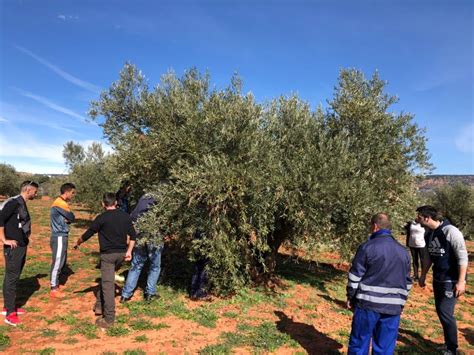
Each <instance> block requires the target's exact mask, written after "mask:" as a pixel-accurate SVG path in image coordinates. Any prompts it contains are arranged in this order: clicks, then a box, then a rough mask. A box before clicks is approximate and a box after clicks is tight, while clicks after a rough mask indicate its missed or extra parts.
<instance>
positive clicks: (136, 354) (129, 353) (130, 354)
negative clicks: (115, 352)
mask: <svg viewBox="0 0 474 355" xmlns="http://www.w3.org/2000/svg"><path fill="white" fill-rule="evenodd" d="M145 354H146V352H144V351H143V350H141V349H132V350H125V351H124V352H123V355H145Z"/></svg>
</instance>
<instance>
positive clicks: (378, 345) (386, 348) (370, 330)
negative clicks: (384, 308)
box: [348, 306, 400, 355]
mask: <svg viewBox="0 0 474 355" xmlns="http://www.w3.org/2000/svg"><path fill="white" fill-rule="evenodd" d="M399 324H400V315H399V314H397V315H390V314H381V313H377V312H374V311H370V310H368V309H362V308H359V307H357V306H356V307H355V310H354V316H353V318H352V330H351V337H350V339H349V350H348V354H350V355H355V354H357V355H365V354H368V353H369V345H370V339H372V354H380V355H382V354H383V355H386V354H393V352H394V351H395V344H396V342H397V337H398V326H399Z"/></svg>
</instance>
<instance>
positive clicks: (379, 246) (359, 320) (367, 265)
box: [347, 213, 412, 355]
mask: <svg viewBox="0 0 474 355" xmlns="http://www.w3.org/2000/svg"><path fill="white" fill-rule="evenodd" d="M371 233H372V234H371V235H370V237H369V240H368V241H367V242H365V243H363V244H362V245H360V246H359V249H358V250H357V253H356V255H355V257H354V259H353V261H352V266H351V268H350V270H349V281H348V284H347V306H348V308H350V309H353V310H354V316H353V319H352V330H351V336H350V340H349V351H348V353H349V354H364V355H365V354H368V352H369V346H370V341H371V340H372V353H373V354H393V352H394V350H395V344H396V341H397V336H398V326H399V323H400V314H401V312H402V309H403V307H404V305H405V302H406V300H407V297H408V291H409V290H410V289H411V287H412V281H411V279H410V256H409V254H408V252H407V251H406V249H405V248H404V247H402V246H401V245H400V244H399V243H398V242H397V241H396V240H395V239H394V238H393V236H392V232H391V231H390V221H389V218H388V216H387V215H386V214H383V213H379V214H376V215H374V216H373V217H372V220H371Z"/></svg>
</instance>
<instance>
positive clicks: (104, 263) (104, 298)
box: [95, 252, 125, 323]
mask: <svg viewBox="0 0 474 355" xmlns="http://www.w3.org/2000/svg"><path fill="white" fill-rule="evenodd" d="M124 256H125V252H121V253H109V254H106V253H101V254H100V278H101V280H100V291H99V292H98V293H97V298H96V303H95V310H96V311H98V310H102V314H103V316H104V318H105V320H106V321H107V322H109V323H112V322H113V321H114V320H115V269H116V268H119V267H120V265H122V262H123V258H124Z"/></svg>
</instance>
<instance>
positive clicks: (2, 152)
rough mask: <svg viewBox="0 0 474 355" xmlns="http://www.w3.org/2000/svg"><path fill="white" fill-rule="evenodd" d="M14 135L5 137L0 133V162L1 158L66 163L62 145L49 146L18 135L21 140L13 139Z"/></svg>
mask: <svg viewBox="0 0 474 355" xmlns="http://www.w3.org/2000/svg"><path fill="white" fill-rule="evenodd" d="M11 137H12V135H11V134H9V136H8V137H7V136H4V135H3V134H2V133H0V160H1V159H2V158H1V157H9V158H28V159H32V163H33V162H34V160H35V159H44V160H45V161H47V162H49V163H64V159H63V146H62V144H48V143H42V142H38V141H37V140H36V139H34V138H33V137H28V136H26V135H21V136H20V135H18V136H17V137H18V138H19V139H12V138H11Z"/></svg>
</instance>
